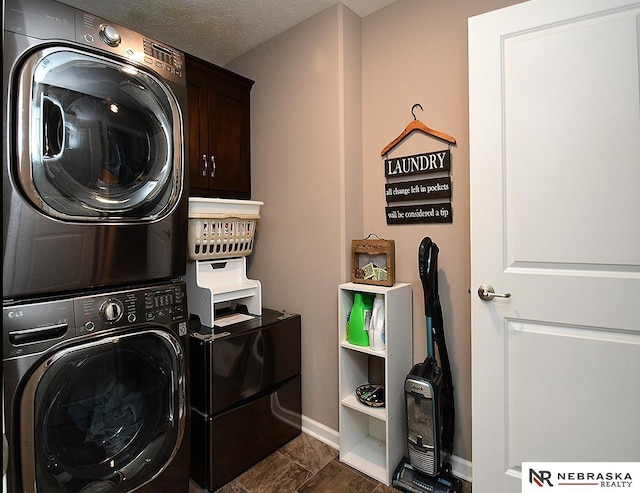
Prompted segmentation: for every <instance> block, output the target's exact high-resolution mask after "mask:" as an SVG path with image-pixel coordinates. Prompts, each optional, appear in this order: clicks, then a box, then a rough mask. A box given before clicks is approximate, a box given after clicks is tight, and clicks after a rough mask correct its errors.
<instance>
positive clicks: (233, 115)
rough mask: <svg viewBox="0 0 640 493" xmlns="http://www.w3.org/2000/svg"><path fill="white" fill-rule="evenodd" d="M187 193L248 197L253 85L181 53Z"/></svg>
mask: <svg viewBox="0 0 640 493" xmlns="http://www.w3.org/2000/svg"><path fill="white" fill-rule="evenodd" d="M186 75H187V90H188V95H187V98H188V108H187V111H188V138H187V145H188V148H189V152H188V156H189V158H188V159H189V166H188V168H189V191H190V194H191V195H192V196H198V197H222V198H234V199H250V198H251V136H250V125H249V116H250V92H251V87H252V86H253V81H251V80H249V79H247V78H245V77H242V76H240V75H237V74H234V73H233V72H230V71H228V70H226V69H223V68H221V67H217V66H215V65H212V64H209V63H206V62H204V61H202V60H200V59H198V58H195V57H193V56H189V55H187V57H186Z"/></svg>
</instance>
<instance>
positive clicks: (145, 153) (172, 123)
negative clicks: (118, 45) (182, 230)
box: [16, 48, 183, 221]
mask: <svg viewBox="0 0 640 493" xmlns="http://www.w3.org/2000/svg"><path fill="white" fill-rule="evenodd" d="M18 78H19V80H18V91H19V96H18V104H19V106H21V107H22V108H20V107H19V108H18V111H17V112H16V114H17V120H18V121H17V128H18V133H17V136H18V139H19V142H18V147H17V148H18V149H19V155H18V156H17V157H18V165H17V168H16V172H17V174H18V181H19V182H20V184H21V188H22V190H23V191H24V193H25V194H26V195H27V196H28V198H29V199H30V201H31V202H32V203H33V204H34V205H35V206H36V207H39V208H41V210H42V211H43V212H45V213H47V214H48V215H51V216H54V217H57V218H61V219H66V220H72V221H73V220H75V221H93V220H102V221H109V220H116V221H117V220H125V221H138V220H146V221H149V220H156V219H160V218H162V217H164V216H165V215H167V214H169V213H170V212H172V210H173V208H174V207H175V205H176V203H177V202H178V199H179V198H180V194H181V193H182V186H183V143H182V116H181V112H180V108H179V105H178V104H177V102H176V99H175V97H174V95H173V93H172V91H171V90H170V89H169V88H168V86H167V85H166V84H165V83H163V82H162V81H160V80H159V79H158V78H156V77H155V76H154V75H152V74H151V73H149V72H145V71H142V70H140V69H137V68H135V67H133V66H132V65H127V64H124V63H119V62H117V61H115V60H110V59H107V58H104V57H101V56H98V55H93V54H90V53H85V52H80V51H77V50H74V49H70V48H48V49H44V50H39V51H36V52H34V53H32V54H31V55H30V56H29V57H28V58H27V59H26V60H25V62H24V63H23V64H22V66H21V68H20V70H19V72H18Z"/></svg>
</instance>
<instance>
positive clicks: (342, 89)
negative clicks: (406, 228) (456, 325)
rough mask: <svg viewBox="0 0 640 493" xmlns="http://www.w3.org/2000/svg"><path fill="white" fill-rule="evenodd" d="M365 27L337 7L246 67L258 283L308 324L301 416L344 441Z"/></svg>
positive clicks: (252, 267) (271, 301) (267, 296)
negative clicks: (342, 303)
mask: <svg viewBox="0 0 640 493" xmlns="http://www.w3.org/2000/svg"><path fill="white" fill-rule="evenodd" d="M361 53H362V49H361V45H360V18H359V17H358V16H357V15H356V14H354V13H353V12H351V11H350V10H348V9H346V8H344V7H343V6H342V5H340V6H338V5H336V6H334V7H332V8H330V9H328V10H325V11H324V12H322V13H320V14H318V15H316V16H315V17H313V18H312V19H310V20H308V21H306V22H303V23H301V24H299V25H298V26H296V27H294V28H293V29H291V30H289V31H287V32H286V33H285V34H283V35H281V36H279V37H277V38H276V39H274V40H272V41H270V42H268V43H266V44H264V45H262V46H260V47H259V48H257V49H254V50H253V51H251V52H250V53H249V54H247V55H245V56H243V57H241V58H240V59H238V60H235V61H234V63H232V64H231V65H230V66H229V68H230V69H231V70H234V71H236V72H238V73H240V74H242V75H245V76H247V77H249V78H251V79H253V80H255V81H256V82H255V85H254V87H253V90H252V93H251V125H252V129H251V139H252V156H251V159H252V196H253V198H254V199H255V200H262V201H264V203H265V205H264V207H263V208H262V211H261V219H260V221H259V224H258V229H257V236H256V244H255V248H254V253H253V254H252V256H251V257H250V259H249V275H250V277H252V278H255V279H259V280H260V281H261V283H262V301H263V305H264V306H266V307H269V308H274V309H286V310H288V311H291V312H296V313H300V314H301V315H302V378H303V380H302V388H303V390H302V410H303V414H304V415H305V416H308V417H309V418H311V419H313V420H315V421H317V422H319V423H322V424H324V425H326V426H328V427H329V428H331V429H333V430H337V429H338V352H337V343H338V336H337V326H336V319H337V297H338V294H337V285H338V284H339V283H341V282H344V279H345V278H346V275H347V269H348V263H347V260H348V253H349V252H350V250H347V248H350V241H351V238H354V237H359V236H361V235H362V222H363V219H362V207H363V200H362V123H361V115H362V106H361V101H362V98H361V66H362V63H361Z"/></svg>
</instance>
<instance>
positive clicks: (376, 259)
mask: <svg viewBox="0 0 640 493" xmlns="http://www.w3.org/2000/svg"><path fill="white" fill-rule="evenodd" d="M395 256H396V247H395V242H394V241H393V240H381V239H377V240H370V239H368V238H365V239H363V240H352V241H351V282H355V283H360V284H374V285H376V286H393V285H394V284H395V280H396V266H395Z"/></svg>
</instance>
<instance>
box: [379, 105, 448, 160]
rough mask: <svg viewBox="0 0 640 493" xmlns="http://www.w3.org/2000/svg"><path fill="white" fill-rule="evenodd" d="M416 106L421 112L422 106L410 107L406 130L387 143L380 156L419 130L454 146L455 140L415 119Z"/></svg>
mask: <svg viewBox="0 0 640 493" xmlns="http://www.w3.org/2000/svg"><path fill="white" fill-rule="evenodd" d="M416 106H417V107H419V108H420V109H421V110H422V106H421V105H420V103H416V104H414V105H413V106H412V107H411V114H412V115H413V121H412V122H411V123H409V125H407V128H405V129H404V130H403V131H402V133H401V134H400V135H398V136H397V137H396V138H395V139H393V140H392V141H391V142H389V143H388V144H387V146H386V147H385V148H384V149H382V152H381V153H380V155H381V156H384V155H385V154H386V153H388V152H389V151H390V150H391V149H393V148H394V147H395V146H397V145H398V144H399V143H400V142H402V141H403V140H404V139H405V138H406V137H407V136H408V135H409V134H410V133H411V132H413V131H414V130H419V131H421V132H424V133H425V134H428V135H431V136H433V137H436V138H437V139H441V140H444V141H445V142H449V144H455V143H456V139H454V138H453V137H451V135H448V134H445V133H444V132H440V131H439V130H434V129H432V128H429V127H427V126H426V125H425V124H424V123H422V122H421V121H420V120H418V119H417V118H416V114H415V113H414V112H413V110H414V109H415V107H416ZM422 111H424V110H422Z"/></svg>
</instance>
